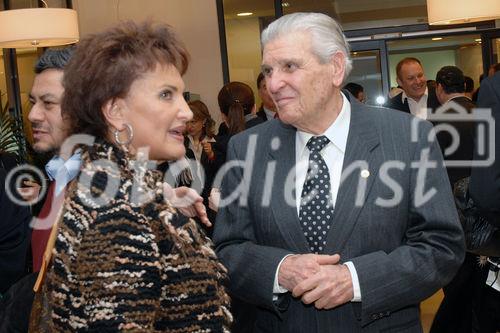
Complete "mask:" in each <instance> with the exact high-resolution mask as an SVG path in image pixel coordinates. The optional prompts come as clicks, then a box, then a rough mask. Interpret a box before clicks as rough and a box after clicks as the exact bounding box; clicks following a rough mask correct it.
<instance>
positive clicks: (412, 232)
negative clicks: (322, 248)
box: [352, 122, 465, 325]
mask: <svg viewBox="0 0 500 333" xmlns="http://www.w3.org/2000/svg"><path fill="white" fill-rule="evenodd" d="M420 127H421V128H423V130H422V131H420V133H419V140H418V142H417V143H413V144H412V145H414V146H413V149H414V152H413V154H410V156H411V155H413V158H412V160H413V161H407V162H410V163H411V162H417V161H419V160H420V158H421V154H422V153H424V154H425V152H428V153H429V155H428V156H429V158H428V159H429V161H431V162H432V161H435V162H437V163H436V167H434V168H428V169H427V172H426V175H425V178H424V179H422V178H421V177H419V171H418V169H417V168H415V167H410V165H408V163H407V166H406V168H407V169H408V170H409V171H408V172H410V176H409V179H410V180H409V184H407V185H406V187H405V186H403V189H404V190H405V191H407V192H408V193H410V194H409V195H408V196H407V198H408V199H407V201H403V202H402V203H401V204H403V205H408V212H409V218H408V220H407V221H402V222H401V223H406V224H407V225H406V232H405V235H404V239H402V241H401V245H400V246H398V247H396V248H395V249H394V250H392V251H391V252H385V251H376V252H372V253H367V254H365V255H362V256H359V257H356V258H352V262H353V263H354V266H355V267H356V270H357V273H358V277H359V282H360V287H361V297H362V302H361V303H360V304H356V305H355V307H356V308H357V310H358V311H357V314H358V316H359V319H360V320H361V323H362V325H366V324H368V323H369V322H371V321H373V320H376V319H378V318H380V317H382V316H387V315H390V313H391V312H392V311H396V310H399V309H401V308H404V307H406V306H409V305H413V304H418V303H419V302H420V301H421V300H423V299H425V298H427V297H429V296H431V295H432V294H433V293H434V292H436V291H437V290H438V289H439V288H441V287H442V286H443V285H445V284H446V283H448V282H449V281H450V280H451V279H452V278H453V276H454V274H455V273H456V271H457V269H458V267H459V265H460V264H461V262H462V261H463V259H464V255H465V245H464V239H463V232H462V229H461V226H460V224H459V221H458V215H457V212H456V208H455V204H454V201H453V198H452V194H451V188H450V185H449V182H448V177H447V174H446V170H445V169H444V167H443V165H442V155H441V152H440V149H439V146H438V144H437V142H436V141H435V140H434V141H432V142H430V143H429V142H428V141H427V136H428V133H429V131H430V130H431V125H430V124H429V123H427V122H422V124H421V126H420ZM420 176H421V174H420ZM418 183H420V184H418ZM422 185H424V186H423V190H424V191H425V192H427V191H432V188H434V189H435V190H436V192H435V194H434V195H433V196H432V197H431V198H430V199H429V200H427V201H422V202H423V203H422V202H420V203H419V202H418V201H419V200H420V199H421V198H418V196H419V194H418V192H419V191H417V187H418V186H422ZM425 192H423V193H425ZM392 222H393V221H387V223H392ZM382 237H383V236H382Z"/></svg>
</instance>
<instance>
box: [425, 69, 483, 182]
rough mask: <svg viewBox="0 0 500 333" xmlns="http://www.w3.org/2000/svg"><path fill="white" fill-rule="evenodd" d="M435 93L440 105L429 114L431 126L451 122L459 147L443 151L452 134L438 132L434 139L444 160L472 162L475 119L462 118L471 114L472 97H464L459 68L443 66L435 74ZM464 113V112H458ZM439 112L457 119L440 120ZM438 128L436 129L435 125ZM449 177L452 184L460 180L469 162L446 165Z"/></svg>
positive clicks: (451, 140) (461, 75)
mask: <svg viewBox="0 0 500 333" xmlns="http://www.w3.org/2000/svg"><path fill="white" fill-rule="evenodd" d="M436 84H437V86H436V96H437V98H438V100H439V102H440V103H441V104H442V107H441V109H440V111H442V112H439V114H434V115H435V116H436V118H435V119H434V118H433V117H431V119H429V120H431V121H432V123H433V124H434V126H439V125H445V124H446V125H450V126H452V127H453V128H454V129H455V130H456V133H458V139H459V146H458V148H457V149H456V150H455V151H453V152H450V153H447V154H445V152H446V148H448V147H450V146H451V145H452V144H453V143H454V142H453V137H452V136H451V134H450V132H449V131H447V130H442V131H438V133H437V134H436V135H437V139H438V142H439V145H440V146H441V150H442V151H443V154H445V160H446V161H472V153H473V150H474V122H473V121H462V120H461V119H463V118H464V117H465V118H467V117H468V116H470V115H472V109H473V108H474V107H475V105H474V103H472V100H471V99H470V98H468V97H466V96H465V77H464V74H463V72H462V71H461V70H460V68H458V67H456V66H444V67H443V68H441V69H440V70H439V71H438V72H437V74H436ZM462 111H463V112H465V113H464V114H463V113H461V112H462ZM442 115H445V116H454V117H456V120H455V121H454V120H453V119H451V120H445V119H440V117H441V116H442ZM436 129H437V128H436ZM446 169H447V171H448V177H449V178H450V182H451V185H452V186H453V184H454V183H455V182H456V181H457V180H459V179H461V178H465V177H468V176H470V170H471V169H470V165H464V166H460V167H456V166H455V167H447V168H446Z"/></svg>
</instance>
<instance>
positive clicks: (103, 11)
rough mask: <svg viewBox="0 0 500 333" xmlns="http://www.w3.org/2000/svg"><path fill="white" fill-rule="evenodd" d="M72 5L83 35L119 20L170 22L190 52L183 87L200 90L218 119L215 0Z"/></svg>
mask: <svg viewBox="0 0 500 333" xmlns="http://www.w3.org/2000/svg"><path fill="white" fill-rule="evenodd" d="M73 7H74V9H76V11H77V12H78V19H79V24H80V35H81V36H82V37H83V36H86V35H88V34H90V33H95V32H98V31H101V30H103V29H105V28H107V27H110V26H112V25H114V24H115V23H117V22H119V21H120V20H133V21H136V22H141V21H143V20H147V19H152V20H153V21H156V22H165V23H168V24H169V25H171V26H172V27H173V28H174V29H175V30H176V31H177V33H178V34H179V36H180V38H181V39H182V41H183V42H184V43H185V44H186V46H187V49H188V50H189V53H190V54H191V62H190V65H189V69H188V72H187V73H186V75H185V76H184V81H185V84H186V90H188V91H190V92H193V93H196V94H199V95H200V97H201V100H202V101H203V102H205V103H206V104H207V106H208V108H209V110H210V112H211V113H212V116H213V118H214V119H215V120H216V121H220V112H219V107H218V104H217V93H218V92H219V89H220V88H221V87H222V85H223V77H222V62H221V54H220V43H219V28H218V21H217V8H216V3H215V0H168V1H165V0H141V1H138V0H104V1H103V0H73Z"/></svg>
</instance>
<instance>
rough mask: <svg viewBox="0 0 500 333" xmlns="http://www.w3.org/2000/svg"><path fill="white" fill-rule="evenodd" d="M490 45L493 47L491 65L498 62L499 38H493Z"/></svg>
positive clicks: (499, 58) (499, 53) (499, 57)
mask: <svg viewBox="0 0 500 333" xmlns="http://www.w3.org/2000/svg"><path fill="white" fill-rule="evenodd" d="M491 45H492V46H493V47H492V49H493V63H495V64H497V63H499V62H500V38H494V39H493V40H492V43H491Z"/></svg>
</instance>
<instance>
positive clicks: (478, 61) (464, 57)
mask: <svg viewBox="0 0 500 333" xmlns="http://www.w3.org/2000/svg"><path fill="white" fill-rule="evenodd" d="M456 59H457V67H458V68H460V69H461V70H462V71H463V72H464V75H466V76H470V77H471V78H472V79H473V80H474V88H477V87H479V76H480V75H481V74H483V56H482V53H481V46H480V45H474V46H467V47H461V48H459V49H458V50H457V52H456Z"/></svg>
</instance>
